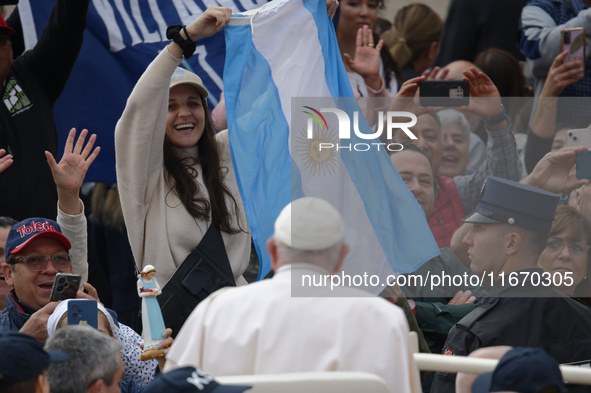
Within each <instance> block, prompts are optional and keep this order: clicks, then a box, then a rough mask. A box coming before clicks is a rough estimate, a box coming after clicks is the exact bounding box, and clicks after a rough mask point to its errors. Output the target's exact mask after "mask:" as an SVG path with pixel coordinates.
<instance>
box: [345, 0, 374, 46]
mask: <svg viewBox="0 0 591 393" xmlns="http://www.w3.org/2000/svg"><path fill="white" fill-rule="evenodd" d="M340 8H341V11H340V15H339V24H338V26H337V33H338V34H339V35H343V36H345V35H348V36H351V37H356V36H357V30H359V28H360V27H363V26H368V27H369V28H370V29H373V27H374V25H375V23H376V19H377V18H378V2H377V0H342V1H341V2H340Z"/></svg>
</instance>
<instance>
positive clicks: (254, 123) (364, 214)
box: [224, 0, 439, 293]
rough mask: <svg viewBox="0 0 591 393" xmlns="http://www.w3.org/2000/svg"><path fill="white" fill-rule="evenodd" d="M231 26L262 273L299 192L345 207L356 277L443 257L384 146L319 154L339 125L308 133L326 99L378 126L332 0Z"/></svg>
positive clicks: (237, 164) (311, 1) (297, 0)
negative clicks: (367, 109)
mask: <svg viewBox="0 0 591 393" xmlns="http://www.w3.org/2000/svg"><path fill="white" fill-rule="evenodd" d="M225 33H226V47H227V56H226V64H225V68H224V94H225V98H226V114H227V119H228V128H229V132H230V146H231V149H232V158H233V160H234V168H235V170H236V174H237V178H238V185H239V187H240V192H241V195H242V199H243V201H244V204H245V207H246V212H247V215H248V220H249V224H250V228H251V230H252V233H253V239H254V242H255V246H256V247H257V251H258V254H259V256H262V259H261V271H260V276H264V275H265V274H267V273H268V272H269V270H270V261H269V257H268V255H267V253H266V252H265V243H266V241H267V239H268V238H270V237H271V236H272V234H273V223H274V220H275V218H276V217H277V216H278V214H279V212H280V211H281V209H283V207H284V206H286V205H287V204H288V203H289V202H290V201H291V200H293V199H296V198H298V197H301V196H304V195H306V196H316V197H320V198H323V199H325V200H327V201H329V202H330V203H332V204H333V206H335V207H336V208H337V209H338V210H339V211H340V212H341V214H342V215H343V217H344V220H345V225H346V239H345V240H346V242H347V243H349V245H350V246H351V252H350V254H349V256H348V257H347V259H346V261H345V265H344V271H345V272H346V273H347V274H349V275H360V276H364V275H365V276H366V277H367V276H372V275H375V276H378V277H380V278H382V279H383V278H385V277H387V276H388V275H390V274H393V273H408V272H412V271H415V270H416V269H417V268H418V267H419V266H421V265H422V264H423V263H424V262H425V261H427V260H428V259H431V258H433V257H434V256H436V255H438V254H439V249H438V248H437V245H436V243H435V241H434V239H433V236H432V235H431V231H430V230H429V227H428V225H427V221H426V219H425V214H424V212H423V211H422V209H421V208H420V206H419V204H418V203H417V202H416V200H415V198H414V197H413V195H412V194H411V192H410V191H409V190H408V188H407V187H406V185H405V184H404V182H403V181H402V179H401V178H400V176H399V175H398V173H397V172H396V170H395V169H394V166H393V165H392V163H391V161H390V160H389V158H388V155H387V154H386V152H385V151H384V149H382V150H375V149H371V150H370V151H363V152H362V151H356V150H355V149H349V150H347V149H346V148H345V149H341V150H340V151H335V150H331V151H322V152H319V151H318V150H316V148H317V147H318V143H320V142H322V141H324V142H331V141H333V142H345V141H344V140H343V139H339V137H340V135H339V137H338V136H336V135H333V134H331V132H333V131H334V129H335V127H331V123H325V125H326V129H325V130H324V129H323V130H320V131H319V130H318V128H317V127H316V131H314V132H313V134H314V135H312V136H309V135H310V134H308V131H307V129H306V126H307V124H311V125H312V123H314V121H313V120H312V117H314V116H315V115H313V113H314V112H316V113H317V114H318V113H320V111H318V109H321V108H320V107H319V106H318V105H325V104H326V102H327V100H328V102H329V104H330V105H331V106H332V107H333V108H335V107H338V108H340V109H341V110H343V111H344V113H347V115H348V116H349V118H350V119H354V112H357V115H358V118H360V119H359V120H358V123H359V125H360V127H361V128H362V129H364V130H369V127H368V125H367V122H365V119H364V118H363V116H360V115H359V114H360V113H361V112H360V110H359V107H358V106H357V103H356V101H355V99H354V98H353V92H352V90H351V86H350V83H349V80H348V78H347V75H346V71H345V68H344V65H343V63H342V60H341V55H340V52H339V48H338V44H337V40H336V36H335V31H334V27H333V24H332V22H331V20H330V19H329V18H328V16H327V14H326V4H325V1H324V0H275V1H273V2H272V3H269V4H266V5H264V6H263V7H261V8H259V9H258V10H255V11H249V12H245V13H242V14H241V15H237V16H235V17H233V18H232V21H231V22H230V25H229V26H227V27H226V29H225ZM319 99H321V100H324V101H321V102H324V103H320V104H319V103H318V102H319V101H318V100H319ZM306 103H308V104H306ZM315 108H316V109H315ZM302 116H303V117H302ZM310 116H312V117H310ZM330 116H331V120H335V118H334V116H333V115H330ZM328 118H329V115H326V116H325V119H328ZM308 119H310V120H309V121H308ZM325 119H323V120H325ZM321 123H323V122H318V125H319V127H322V124H321ZM334 123H335V122H332V124H334ZM336 123H337V127H338V128H339V132H340V125H339V123H338V122H336ZM311 134H312V132H311ZM370 142H376V143H378V142H379V141H378V140H377V139H374V140H367V139H362V138H359V137H358V136H357V135H356V134H352V135H351V136H350V139H348V140H347V141H346V143H348V144H358V143H370ZM292 214H293V213H292ZM293 219H294V220H296V219H297V214H296V216H295V217H294V218H293ZM380 283H381V284H384V283H385V281H384V280H382V281H380ZM355 285H357V284H355ZM362 286H364V287H365V288H366V289H368V290H370V291H371V292H374V293H379V292H381V290H382V289H384V288H383V287H381V285H380V286H379V287H378V286H377V285H376V286H374V284H373V283H369V284H365V285H362Z"/></svg>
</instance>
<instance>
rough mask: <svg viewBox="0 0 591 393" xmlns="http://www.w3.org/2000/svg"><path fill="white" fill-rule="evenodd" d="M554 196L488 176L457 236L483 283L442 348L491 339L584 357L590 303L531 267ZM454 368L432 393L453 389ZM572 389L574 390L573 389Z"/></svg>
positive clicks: (452, 351)
mask: <svg viewBox="0 0 591 393" xmlns="http://www.w3.org/2000/svg"><path fill="white" fill-rule="evenodd" d="M558 200H559V196H558V195H556V194H552V193H550V192H547V191H542V190H539V189H537V188H533V187H530V186H527V185H523V184H519V183H515V182H512V181H508V180H504V179H500V178H496V177H492V176H491V177H489V178H488V179H487V181H486V183H485V185H484V186H483V189H482V193H481V196H480V200H479V202H478V205H477V207H476V210H475V211H474V213H472V214H471V215H469V216H468V217H466V218H465V219H464V220H463V221H464V222H467V223H471V224H472V225H471V228H470V231H469V232H468V234H467V235H466V236H465V237H464V240H463V242H464V243H465V244H466V245H467V246H468V255H469V258H470V270H472V272H473V273H475V274H477V275H478V276H480V277H483V278H484V285H485V286H486V287H487V288H488V289H489V292H488V296H487V297H486V298H485V299H484V300H483V301H482V303H481V305H480V306H479V307H477V308H476V309H475V310H474V311H472V312H471V313H469V314H468V315H467V316H466V317H464V318H463V319H462V320H460V322H458V323H457V324H456V325H455V326H454V327H453V328H452V329H451V330H450V332H449V335H448V338H447V341H446V343H445V345H444V349H443V352H444V354H446V355H462V356H466V355H468V354H469V353H470V352H472V351H474V350H476V349H478V348H481V347H488V346H494V345H511V346H521V347H542V348H543V349H544V350H545V351H546V352H548V353H549V354H550V355H552V356H553V357H554V358H555V359H556V360H557V361H558V362H559V363H572V362H578V363H589V362H590V361H591V309H589V308H587V307H586V306H585V305H583V304H582V303H579V302H578V301H576V300H574V299H572V298H570V297H568V296H566V295H564V294H561V293H559V292H557V291H555V290H554V289H552V279H553V277H548V275H544V274H543V271H542V270H541V269H539V268H537V261H538V256H539V254H540V253H541V252H542V250H543V249H544V248H545V246H546V241H547V238H548V233H549V231H550V227H551V225H552V220H553V216H554V212H555V210H556V206H557V204H558ZM454 391H455V374H451V373H450V374H444V373H437V375H436V376H435V380H434V382H433V386H432V389H431V393H441V392H454ZM573 391H574V390H573Z"/></svg>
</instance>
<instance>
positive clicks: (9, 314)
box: [0, 289, 31, 332]
mask: <svg viewBox="0 0 591 393" xmlns="http://www.w3.org/2000/svg"><path fill="white" fill-rule="evenodd" d="M30 317H31V314H27V312H26V311H25V310H24V309H23V308H22V307H21V306H20V305H19V304H18V302H17V301H16V298H15V294H14V289H13V290H12V291H10V292H9V293H8V296H6V308H5V309H4V310H2V311H0V332H16V331H19V330H20V329H21V328H22V327H23V325H24V324H25V323H26V322H27V321H28V320H29V318H30Z"/></svg>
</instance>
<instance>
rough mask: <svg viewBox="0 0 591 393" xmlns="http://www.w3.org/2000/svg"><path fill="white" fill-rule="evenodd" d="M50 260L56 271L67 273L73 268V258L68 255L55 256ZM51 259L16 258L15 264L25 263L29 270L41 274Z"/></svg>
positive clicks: (29, 256) (34, 257)
mask: <svg viewBox="0 0 591 393" xmlns="http://www.w3.org/2000/svg"><path fill="white" fill-rule="evenodd" d="M49 258H51V264H52V265H53V267H54V268H55V270H58V271H66V270H69V269H70V267H71V266H72V256H71V255H70V254H68V253H65V252H64V253H59V254H53V255H51V256H50V257H49ZM49 258H48V257H47V255H28V256H26V257H20V258H16V259H15V260H14V261H15V263H24V264H25V266H26V267H27V269H29V270H30V271H32V272H40V271H42V270H45V268H46V267H47V263H48V262H49Z"/></svg>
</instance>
